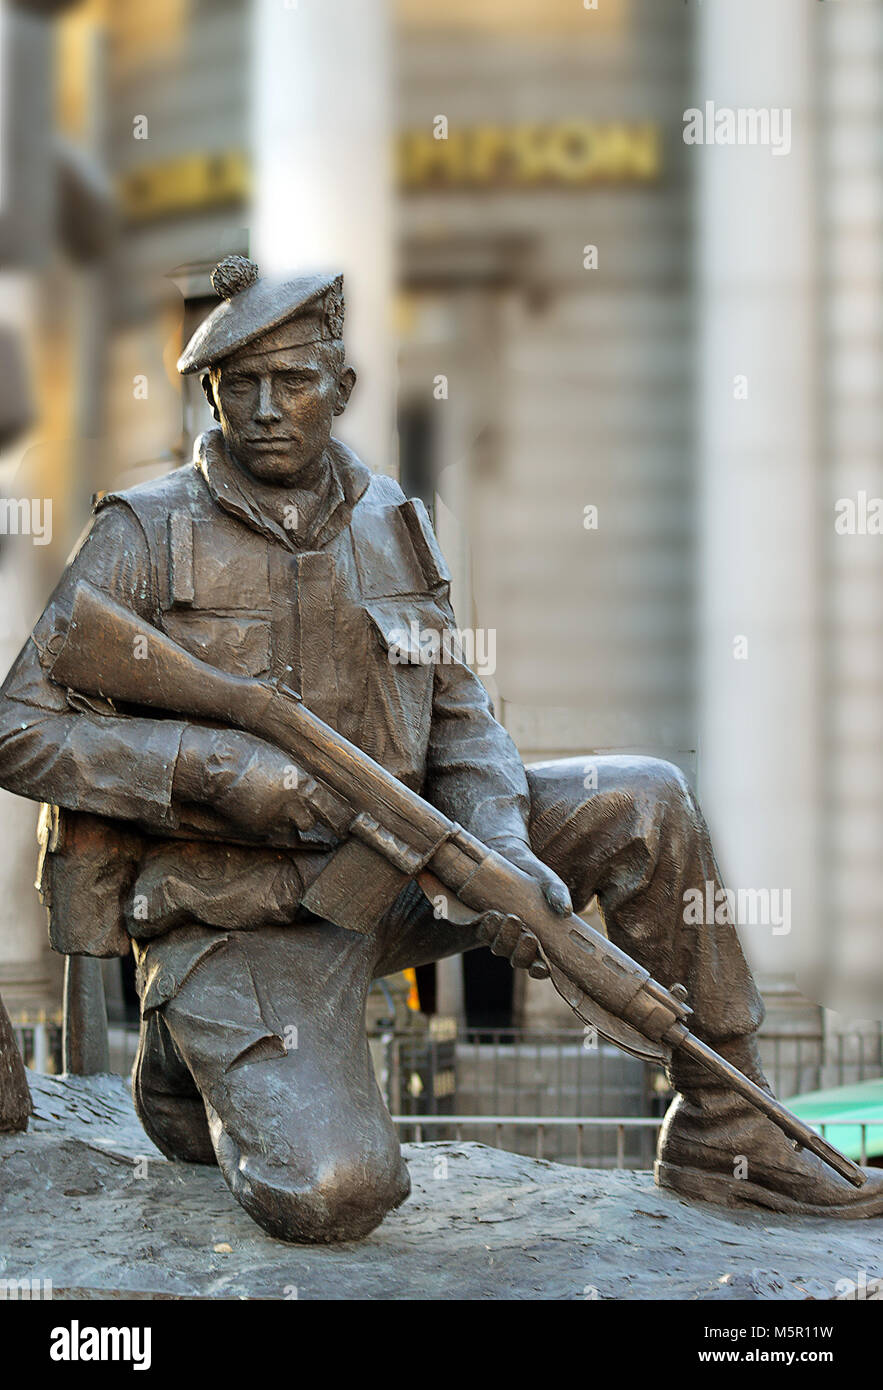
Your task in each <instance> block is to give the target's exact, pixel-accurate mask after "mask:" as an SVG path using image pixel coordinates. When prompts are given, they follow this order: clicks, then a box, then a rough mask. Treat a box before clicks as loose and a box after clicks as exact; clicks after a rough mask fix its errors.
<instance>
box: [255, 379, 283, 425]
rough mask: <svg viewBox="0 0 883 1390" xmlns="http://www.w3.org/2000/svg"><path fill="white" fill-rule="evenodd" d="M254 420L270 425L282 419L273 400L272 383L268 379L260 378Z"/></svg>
mask: <svg viewBox="0 0 883 1390" xmlns="http://www.w3.org/2000/svg"><path fill="white" fill-rule="evenodd" d="M254 418H255V419H256V420H258V421H260V423H261V424H272V422H273V421H274V420H280V419H281V418H282V417H281V415H280V414H279V411H278V409H277V407H276V404H275V402H274V400H273V383H272V380H271V379H270V377H262V378H261V384H260V392H259V395H258V405H257V410H256V411H255V416H254Z"/></svg>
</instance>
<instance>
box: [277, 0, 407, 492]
mask: <svg viewBox="0 0 883 1390" xmlns="http://www.w3.org/2000/svg"><path fill="white" fill-rule="evenodd" d="M388 9H389V7H388V5H387V4H386V3H385V0H299V3H295V4H284V3H281V0H256V3H255V16H256V20H255V37H254V54H253V112H252V114H253V120H252V142H253V151H254V154H253V157H254V178H255V183H254V202H253V207H252V244H251V254H252V255H253V256H254V259H255V260H256V261H257V262H258V264H259V265H260V267H261V269H262V270H263V271H275V272H281V271H286V270H292V269H294V270H298V271H305V270H310V269H332V270H333V269H340V270H342V271H343V273H344V277H345V294H346V301H347V324H346V341H347V347H348V349H349V355H350V360H351V361H352V363H353V365H354V366H355V368H356V370H357V372H358V373H359V376H360V381H359V384H358V385H357V387H356V391H355V394H354V396H353V399H352V402H351V404H350V405H349V407H348V409H347V413H346V415H345V416H344V417H343V418H342V419H341V421H340V424H339V431H340V435H341V438H343V439H345V440H346V442H347V443H349V444H351V445H352V447H354V448H355V449H356V451H357V453H359V454H360V455H361V456H362V457H363V458H364V460H365V462H366V463H367V464H368V465H369V467H371V468H375V469H377V470H378V471H380V472H384V473H393V472H395V459H394V454H393V438H394V424H393V410H394V389H395V388H394V375H393V359H392V338H391V332H390V329H391V322H390V320H391V306H392V293H393V285H392V274H393V271H392V185H391V164H392V133H391V126H390V112H389V101H390V80H391V79H390V33H389V16H388Z"/></svg>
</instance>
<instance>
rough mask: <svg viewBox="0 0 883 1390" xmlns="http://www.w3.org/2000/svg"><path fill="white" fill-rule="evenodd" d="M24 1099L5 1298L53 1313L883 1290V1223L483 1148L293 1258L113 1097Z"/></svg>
mask: <svg viewBox="0 0 883 1390" xmlns="http://www.w3.org/2000/svg"><path fill="white" fill-rule="evenodd" d="M31 1083H32V1084H31V1090H32V1094H33V1100H34V1106H35V1110H36V1114H35V1116H34V1118H33V1120H32V1122H31V1128H30V1130H29V1131H28V1133H26V1134H9V1135H0V1280H2V1279H23V1278H26V1279H37V1280H51V1281H52V1291H53V1297H54V1298H66V1297H67V1298H95V1299H106V1298H114V1297H121V1296H122V1297H144V1298H278V1299H283V1298H294V1297H297V1298H302V1299H303V1298H333V1299H338V1298H340V1299H345V1298H359V1299H363V1298H364V1299H392V1298H395V1299H401V1298H405V1299H446V1298H453V1299H457V1298H469V1299H473V1298H474V1299H538V1298H539V1299H584V1298H593V1297H597V1298H605V1299H609V1298H615V1299H623V1298H637V1299H650V1298H664V1299H721V1298H739V1299H807V1298H815V1299H830V1298H834V1297H837V1296H838V1295H839V1296H842V1295H843V1293H844V1291H847V1292H848V1288H849V1285H848V1284H846V1283H844V1282H842V1281H849V1280H851V1281H853V1282H856V1281H857V1280H860V1271H864V1274H865V1279H866V1282H870V1281H871V1280H872V1279H874V1278H878V1277H880V1276H881V1275H883V1221H867V1222H847V1223H842V1222H836V1221H826V1220H821V1219H816V1220H807V1219H801V1218H797V1217H787V1218H786V1217H781V1216H776V1215H774V1214H772V1213H763V1212H750V1213H747V1214H742V1213H734V1212H730V1211H725V1210H723V1209H720V1208H716V1207H710V1206H704V1205H703V1206H690V1205H688V1204H687V1203H686V1202H683V1201H681V1200H680V1199H679V1198H677V1197H675V1196H673V1195H671V1194H667V1193H665V1192H661V1191H659V1190H658V1189H657V1188H655V1187H654V1185H653V1180H652V1177H651V1175H650V1174H649V1173H629V1172H601V1171H594V1170H585V1169H578V1168H569V1167H564V1166H563V1165H561V1164H556V1163H545V1162H538V1161H537V1160H535V1159H530V1158H522V1157H520V1156H519V1155H517V1154H511V1153H505V1152H499V1151H497V1150H495V1149H490V1148H486V1147H485V1146H484V1145H481V1144H411V1145H408V1146H406V1149H405V1153H406V1156H407V1159H408V1163H409V1165H410V1168H411V1175H412V1178H413V1182H414V1193H413V1196H412V1197H411V1199H410V1201H408V1202H406V1203H405V1205H404V1206H403V1207H402V1208H401V1209H400V1210H399V1211H397V1212H393V1213H392V1215H390V1216H389V1217H387V1219H386V1221H384V1223H383V1225H382V1226H381V1227H380V1228H379V1230H377V1231H375V1232H374V1234H373V1235H372V1236H370V1237H369V1238H368V1239H367V1240H365V1241H362V1242H361V1243H358V1244H350V1245H338V1246H328V1247H322V1248H317V1247H314V1246H289V1245H284V1244H281V1243H280V1242H278V1241H275V1240H272V1239H271V1238H270V1237H269V1236H267V1235H265V1234H264V1233H263V1232H262V1231H261V1230H259V1228H258V1227H257V1226H255V1225H254V1223H253V1222H252V1221H251V1220H250V1219H249V1217H248V1216H246V1214H245V1212H244V1211H242V1210H241V1209H240V1207H239V1206H238V1205H237V1204H236V1202H235V1201H234V1200H233V1198H232V1197H231V1196H230V1194H229V1192H228V1191H227V1188H226V1187H225V1185H224V1183H223V1181H222V1179H221V1176H220V1174H219V1173H218V1172H217V1171H216V1170H215V1169H211V1168H200V1167H191V1166H189V1165H187V1164H177V1163H169V1162H167V1161H166V1160H165V1159H164V1158H162V1156H161V1155H160V1154H159V1153H157V1151H156V1150H155V1149H154V1148H153V1147H152V1145H151V1144H150V1142H149V1140H148V1139H147V1138H146V1136H145V1135H144V1133H143V1131H142V1130H141V1127H140V1125H139V1124H138V1121H137V1119H136V1117H135V1114H134V1111H133V1109H132V1104H131V1101H130V1099H129V1096H128V1094H127V1091H126V1088H125V1084H124V1082H123V1081H122V1080H121V1079H120V1078H118V1077H111V1076H102V1077H91V1078H80V1077H65V1078H55V1077H38V1076H33V1075H32V1077H31ZM145 1160H146V1162H145Z"/></svg>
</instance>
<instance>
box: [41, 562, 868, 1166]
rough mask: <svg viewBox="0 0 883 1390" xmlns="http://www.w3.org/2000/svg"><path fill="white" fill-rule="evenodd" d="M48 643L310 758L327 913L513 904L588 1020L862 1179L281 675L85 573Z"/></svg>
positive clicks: (143, 691) (674, 997)
mask: <svg viewBox="0 0 883 1390" xmlns="http://www.w3.org/2000/svg"><path fill="white" fill-rule="evenodd" d="M50 651H51V653H52V654H53V657H54V660H53V664H52V667H51V669H50V675H51V678H52V679H53V680H54V681H56V682H57V683H58V684H59V685H62V686H64V687H66V688H67V689H69V690H74V691H78V692H79V693H80V694H82V695H92V696H95V695H98V696H101V697H103V698H105V699H108V700H110V701H111V702H113V701H123V702H125V703H127V704H131V705H136V706H138V705H140V706H144V705H147V706H150V707H152V708H156V709H160V710H164V711H166V712H167V713H176V714H179V715H184V716H185V717H186V718H189V719H196V720H205V721H208V722H210V723H216V724H217V723H220V724H221V725H224V726H230V725H232V726H234V727H235V728H238V729H241V730H243V731H245V732H247V733H251V734H254V735H257V736H258V737H259V738H262V739H265V740H266V741H268V742H270V743H273V744H276V745H277V747H279V748H281V749H282V750H283V751H284V752H285V753H286V754H288V755H289V756H290V757H292V758H293V759H294V760H295V761H296V762H297V763H298V764H300V765H301V766H302V767H303V768H304V769H306V770H307V771H308V772H309V774H310V786H309V787H308V788H306V793H305V794H307V795H308V796H309V798H310V799H311V801H312V803H313V805H314V808H315V810H316V813H317V815H319V817H320V818H321V819H323V820H325V822H326V823H327V824H328V825H330V827H331V829H332V830H333V831H334V832H335V833H336V834H337V835H338V836H340V837H341V838H343V839H344V843H343V845H342V847H341V848H340V849H338V850H336V851H335V852H334V853H333V854H332V855H331V856H330V862H329V864H328V866H327V867H326V868H324V869H323V870H322V871H321V873H320V874H319V876H318V877H317V878H316V879H315V881H314V882H313V883H312V885H311V886H310V888H309V889H308V891H307V893H306V895H305V897H304V900H303V901H304V905H305V906H306V907H307V908H309V909H310V910H311V911H313V912H315V913H316V914H317V915H318V916H321V917H325V918H327V919H328V920H330V921H334V922H336V923H337V924H338V925H340V926H343V927H348V928H350V929H351V930H355V931H363V932H364V931H367V930H369V929H370V927H371V926H373V925H374V924H375V923H376V921H377V920H378V916H379V915H381V914H382V912H383V911H384V910H385V909H386V908H387V907H389V906H390V905H391V904H392V902H393V901H394V900H395V898H396V897H397V896H398V894H399V892H400V891H401V890H402V888H403V887H404V886H405V885H406V884H407V883H408V882H409V881H411V880H415V879H416V881H417V882H418V883H419V885H420V887H421V888H422V889H423V891H424V892H425V893H426V895H427V897H428V898H429V899H430V901H435V902H436V904H439V903H441V905H442V908H443V910H442V912H441V914H440V915H441V916H443V917H444V918H446V919H447V920H448V921H450V922H455V923H465V922H471V921H475V920H476V919H477V918H478V917H479V916H480V915H481V914H482V913H484V912H488V911H497V912H501V913H505V914H507V915H508V914H511V915H512V916H514V917H517V918H519V919H520V921H522V922H523V923H524V924H525V926H527V927H528V928H529V930H530V931H532V932H533V934H534V935H535V937H536V938H537V940H538V942H539V944H540V950H541V952H542V955H543V959H544V960H545V962H546V964H547V966H548V968H549V972H550V976H551V979H552V983H553V985H554V986H555V988H556V989H557V990H558V992H559V994H560V995H561V996H562V998H563V999H564V1000H565V1001H566V1002H567V1003H568V1004H569V1005H570V1007H571V1009H572V1010H573V1012H574V1013H575V1014H576V1016H577V1018H579V1019H580V1021H581V1022H583V1023H585V1024H587V1025H588V1026H589V1027H593V1028H595V1029H597V1031H598V1033H599V1034H600V1035H601V1036H602V1037H604V1038H606V1039H608V1041H610V1042H613V1043H615V1044H616V1045H617V1046H619V1047H621V1048H622V1049H623V1050H624V1051H626V1052H629V1053H631V1054H632V1055H634V1056H636V1057H640V1058H642V1059H643V1060H645V1061H655V1062H659V1063H666V1062H667V1061H668V1060H669V1059H670V1057H671V1053H672V1051H673V1050H678V1051H680V1052H681V1053H682V1054H684V1055H685V1056H688V1057H692V1058H693V1059H694V1060H695V1061H697V1062H699V1063H700V1064H701V1065H702V1066H704V1067H705V1068H706V1069H707V1070H708V1071H710V1072H712V1073H714V1075H715V1076H717V1077H718V1078H719V1079H720V1080H722V1081H724V1082H725V1083H726V1084H727V1085H728V1086H730V1087H731V1088H732V1089H733V1090H734V1091H736V1092H738V1094H739V1095H741V1096H743V1097H744V1098H745V1099H746V1100H748V1101H750V1102H751V1104H752V1105H754V1106H756V1108H757V1109H758V1110H760V1111H762V1112H763V1113H764V1114H765V1115H767V1116H768V1117H769V1118H770V1119H771V1120H772V1121H773V1122H774V1123H775V1124H777V1125H778V1126H779V1128H780V1129H781V1130H782V1131H783V1132H784V1133H785V1134H787V1135H789V1137H790V1138H791V1139H792V1140H794V1141H795V1145H796V1147H798V1148H801V1147H802V1148H806V1149H809V1150H810V1151H811V1152H812V1153H814V1154H816V1155H817V1157H819V1158H820V1159H822V1160H823V1161H824V1162H825V1163H827V1164H828V1165H829V1166H830V1167H831V1168H833V1169H834V1170H835V1172H837V1173H839V1174H840V1175H841V1177H843V1178H846V1179H847V1181H848V1182H850V1183H852V1184H853V1186H855V1187H861V1186H862V1185H863V1183H864V1182H865V1181H866V1177H865V1174H864V1173H863V1172H862V1170H861V1168H859V1167H858V1166H857V1165H856V1164H855V1163H853V1162H851V1160H849V1159H848V1158H845V1157H844V1155H843V1154H841V1153H839V1152H838V1150H837V1149H835V1148H834V1147H833V1146H832V1145H831V1144H829V1143H828V1142H827V1141H826V1140H825V1139H823V1138H822V1137H821V1136H820V1135H818V1134H816V1133H815V1131H814V1130H812V1129H810V1128H809V1126H808V1125H805V1124H804V1123H803V1121H802V1120H799V1119H798V1118H797V1116H796V1115H793V1114H792V1113H791V1111H790V1110H788V1109H787V1108H786V1107H785V1106H784V1105H781V1104H780V1102H779V1101H777V1100H776V1099H775V1097H774V1096H772V1095H770V1093H769V1092H768V1091H765V1090H763V1089H762V1088H761V1087H760V1086H758V1085H756V1084H755V1083H754V1082H753V1081H751V1080H750V1079H749V1078H748V1077H747V1076H744V1075H743V1074H742V1072H740V1071H739V1069H738V1068H737V1067H734V1066H733V1065H732V1064H731V1063H730V1062H728V1061H726V1059H725V1058H723V1057H720V1056H719V1055H718V1054H717V1053H716V1052H715V1051H714V1050H713V1049H712V1048H710V1047H709V1046H708V1045H707V1044H706V1043H704V1042H702V1041H701V1039H699V1038H697V1037H695V1035H694V1034H693V1033H691V1032H690V1030H689V1028H688V1027H687V1023H686V1020H687V1019H688V1018H689V1016H690V1013H691V1010H690V1008H689V1007H688V1006H687V1003H686V990H685V989H684V987H683V986H682V985H673V986H672V988H671V989H670V990H669V989H666V988H665V987H664V986H663V985H661V984H659V983H658V982H657V981H656V980H654V979H652V978H651V976H650V973H649V971H647V970H645V969H644V968H643V966H641V965H639V964H638V963H637V961H634V960H632V959H631V957H630V956H628V955H627V954H626V953H625V951H621V950H620V949H619V947H618V946H615V945H614V943H613V942H612V941H608V939H607V937H606V936H604V935H603V934H602V933H601V932H598V931H596V930H595V929H594V928H593V927H591V926H590V925H589V924H588V923H587V922H584V921H583V920H582V918H580V917H577V916H576V915H575V914H571V915H569V916H568V917H565V918H562V917H560V916H558V915H557V914H556V913H555V912H553V911H552V909H551V908H550V907H549V905H548V903H547V902H546V900H545V898H544V896H543V893H542V890H541V888H540V886H539V884H537V883H536V881H535V880H534V879H532V878H531V877H530V876H529V875H528V874H526V873H524V872H523V871H522V870H521V869H519V868H517V867H516V866H515V865H514V864H510V863H509V862H508V860H506V859H504V858H503V857H502V856H501V855H499V854H497V853H495V852H494V851H493V850H491V849H488V847H487V846H486V845H483V844H482V843H481V841H480V840H479V839H477V838H476V837H475V836H474V835H471V834H470V833H469V832H468V831H466V830H464V829H463V827H462V826H460V825H457V824H456V823H455V822H454V821H451V820H449V819H448V817H447V816H445V815H444V814H443V813H442V812H441V811H439V810H437V809H436V808H435V807H434V806H431V805H430V804H429V802H427V801H425V800H424V799H423V798H422V797H421V796H419V795H418V794H417V793H416V792H413V791H411V790H410V789H409V788H408V787H406V786H404V784H403V783H401V782H400V781H398V779H397V778H396V777H393V776H392V774H391V773H389V772H387V771H386V769H385V768H383V767H381V766H380V764H379V763H377V762H375V761H374V759H373V758H370V757H369V756H368V755H367V754H366V753H363V752H362V750H361V749H360V748H357V747H356V746H355V745H354V744H352V743H350V742H349V741H348V740H347V739H345V738H343V737H341V735H340V734H338V733H337V732H336V731H335V730H334V729H332V728H330V727H329V726H328V725H327V724H324V723H323V722H322V720H321V719H318V718H317V717H316V715H314V714H311V713H310V711H309V710H308V709H307V708H306V707H305V706H304V704H303V702H302V700H301V699H300V696H299V695H297V694H296V693H295V692H294V691H292V690H289V689H287V688H286V687H285V685H284V683H283V678H280V679H279V680H258V679H253V678H251V677H246V676H236V675H231V674H230V673H228V672H225V671H220V670H218V669H217V668H215V667H213V666H210V665H208V664H207V663H206V662H204V661H201V660H200V659H199V658H198V657H195V656H192V655H191V654H190V653H189V652H187V651H185V649H184V648H183V647H181V646H179V645H178V643H176V642H174V641H173V640H172V639H171V638H170V637H167V636H166V635H165V634H164V633H162V632H160V631H159V630H158V629H157V628H154V627H153V626H151V625H150V624H148V623H145V622H144V621H143V620H142V619H141V618H139V617H137V616H136V614H134V613H132V612H130V611H129V610H127V609H126V608H123V607H122V606H121V605H120V604H118V603H115V602H114V601H113V600H112V599H110V598H108V597H107V595H106V594H103V593H102V592H101V591H100V590H98V589H96V588H95V587H94V586H93V585H91V584H88V583H86V582H81V583H80V584H78V585H77V589H76V593H75V597H74V605H73V610H72V613H71V618H70V622H69V625H68V628H67V631H66V632H59V633H57V634H55V635H53V637H52V639H51V641H50ZM288 669H289V670H290V668H288ZM284 674H286V673H284ZM437 910H438V909H437Z"/></svg>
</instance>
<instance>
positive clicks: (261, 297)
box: [178, 256, 344, 376]
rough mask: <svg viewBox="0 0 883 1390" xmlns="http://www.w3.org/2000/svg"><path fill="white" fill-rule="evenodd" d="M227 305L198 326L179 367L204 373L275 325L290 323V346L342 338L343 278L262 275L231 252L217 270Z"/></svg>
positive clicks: (216, 277)
mask: <svg viewBox="0 0 883 1390" xmlns="http://www.w3.org/2000/svg"><path fill="white" fill-rule="evenodd" d="M211 278H212V287H213V289H214V290H215V293H216V294H218V295H220V296H221V299H222V301H223V302H222V303H221V304H219V305H218V307H217V308H216V309H213V310H212V312H211V313H210V314H209V316H208V318H206V319H204V320H203V322H202V323H201V324H200V325H199V327H198V328H197V330H196V332H195V333H194V335H193V337H192V338H191V339H190V342H189V343H188V344H187V346H186V348H185V349H184V351H183V352H182V354H181V356H180V357H179V358H178V371H179V372H181V374H182V375H184V376H186V375H187V374H188V373H189V372H201V371H204V370H205V369H206V368H207V367H211V366H212V365H213V364H214V363H215V362H219V361H221V360H222V359H223V358H225V357H229V356H231V354H232V353H234V352H239V350H240V349H241V348H244V347H246V346H247V345H248V344H249V343H251V342H254V340H255V339H256V338H260V337H262V336H263V334H264V333H268V332H270V330H272V329H278V328H280V327H281V325H282V324H285V325H286V329H287V331H286V346H288V347H302V346H304V345H305V344H307V343H316V342H320V341H322V340H332V339H337V338H341V337H342V336H343V315H344V303H343V276H342V275H300V276H297V277H296V278H294V279H291V280H283V279H272V278H270V277H261V276H259V275H258V268H257V266H256V265H255V263H254V261H249V260H247V259H246V257H245V256H227V258H226V259H225V260H223V261H221V262H220V263H219V264H218V265H216V266H215V268H214V270H213V271H212V277H211Z"/></svg>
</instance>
